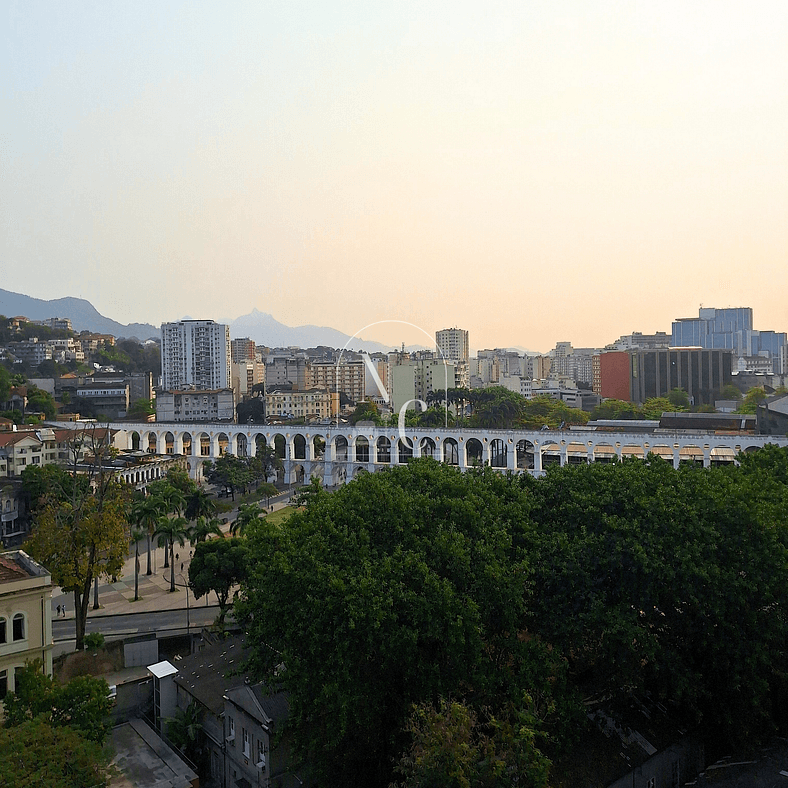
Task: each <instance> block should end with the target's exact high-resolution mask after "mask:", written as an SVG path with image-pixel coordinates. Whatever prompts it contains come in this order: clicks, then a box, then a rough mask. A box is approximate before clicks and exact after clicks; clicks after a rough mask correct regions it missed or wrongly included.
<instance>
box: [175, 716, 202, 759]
mask: <svg viewBox="0 0 788 788" xmlns="http://www.w3.org/2000/svg"><path fill="white" fill-rule="evenodd" d="M201 730H202V724H201V723H200V711H199V706H197V704H196V703H190V704H189V705H188V706H187V707H186V708H185V709H176V710H175V716H174V717H171V718H170V719H168V720H167V735H168V736H169V737H170V740H171V741H172V742H173V744H175V746H176V747H178V749H180V750H181V751H182V752H183V753H184V754H186V755H187V757H190V758H191V759H192V760H195V759H196V757H195V756H196V753H195V749H196V747H197V740H198V735H199V733H200V731H201Z"/></svg>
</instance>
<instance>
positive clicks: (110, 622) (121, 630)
mask: <svg viewBox="0 0 788 788" xmlns="http://www.w3.org/2000/svg"><path fill="white" fill-rule="evenodd" d="M218 615H219V606H218V605H210V606H208V607H206V606H205V605H199V604H198V605H197V606H195V607H191V606H190V608H189V610H188V611H187V610H186V609H185V608H184V609H175V610H160V611H151V612H147V613H122V614H120V615H105V616H96V617H95V618H89V619H88V621H87V627H86V631H87V632H101V633H102V634H103V635H104V636H105V637H106V638H107V639H111V638H113V637H120V636H122V635H136V634H140V633H144V632H164V631H172V630H184V631H185V630H186V626H187V624H188V625H189V626H190V628H191V629H199V628H200V627H203V626H207V625H209V624H212V623H213V622H214V620H215V619H216V617H217V616H218ZM187 619H188V620H187ZM52 636H53V638H54V640H55V641H63V640H73V639H74V620H73V619H60V620H58V619H55V620H54V621H53V622H52Z"/></svg>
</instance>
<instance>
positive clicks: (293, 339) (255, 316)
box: [0, 289, 420, 353]
mask: <svg viewBox="0 0 788 788" xmlns="http://www.w3.org/2000/svg"><path fill="white" fill-rule="evenodd" d="M0 314H3V315H5V316H6V317H17V316H20V315H23V316H24V317H26V318H28V319H30V320H46V319H47V318H50V317H67V318H70V320H71V325H72V326H73V327H74V330H75V331H94V332H97V333H100V334H112V335H114V336H116V337H119V338H120V337H136V338H137V339H138V340H140V341H142V340H145V339H158V338H159V336H160V330H159V328H157V327H156V326H152V325H150V324H149V323H129V324H128V325H124V324H123V323H118V322H117V321H115V320H112V319H111V318H108V317H104V315H102V314H101V313H100V312H99V311H98V310H97V309H96V308H95V307H94V306H93V304H91V303H90V301H86V300H85V299H84V298H71V297H68V298H55V299H52V300H49V301H46V300H44V299H41V298H33V297H31V296H27V295H23V294H21V293H12V292H10V291H9V290H3V289H0ZM218 322H222V323H226V324H227V325H229V326H230V335H231V336H232V337H233V338H238V337H249V339H253V340H254V341H255V342H256V343H257V344H258V345H265V346H267V347H289V346H291V345H292V346H296V347H302V348H307V347H318V346H321V345H322V346H325V347H332V348H342V347H346V346H347V347H348V348H349V349H351V350H365V351H367V352H368V353H374V352H378V351H379V352H383V353H386V352H388V351H390V350H392V349H393V348H392V347H391V345H383V344H381V343H380V342H374V341H369V340H361V339H358V338H352V337H350V336H348V335H347V334H343V333H342V332H341V331H338V330H337V329H335V328H330V327H327V326H311V325H309V326H286V325H285V324H284V323H280V322H279V321H278V320H276V319H275V318H274V317H273V316H272V315H269V314H267V313H266V312H259V311H258V310H257V309H254V310H252V311H251V312H250V313H249V314H248V315H241V317H239V318H237V319H235V320H221V321H218ZM407 349H408V350H413V349H420V346H413V347H408V348H407Z"/></svg>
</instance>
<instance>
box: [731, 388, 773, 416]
mask: <svg viewBox="0 0 788 788" xmlns="http://www.w3.org/2000/svg"><path fill="white" fill-rule="evenodd" d="M765 399H766V391H765V390H764V389H763V388H760V387H755V388H751V389H750V390H749V391H748V392H747V393H746V394H745V395H744V399H743V400H742V401H741V404H740V405H739V407H738V408H737V409H736V412H737V413H750V414H752V413H757V412H758V403H760V402H763V400H765Z"/></svg>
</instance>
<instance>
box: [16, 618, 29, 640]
mask: <svg viewBox="0 0 788 788" xmlns="http://www.w3.org/2000/svg"><path fill="white" fill-rule="evenodd" d="M25 637H26V636H25V614H24V613H17V614H16V615H15V616H14V620H13V639H14V640H24V639H25Z"/></svg>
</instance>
